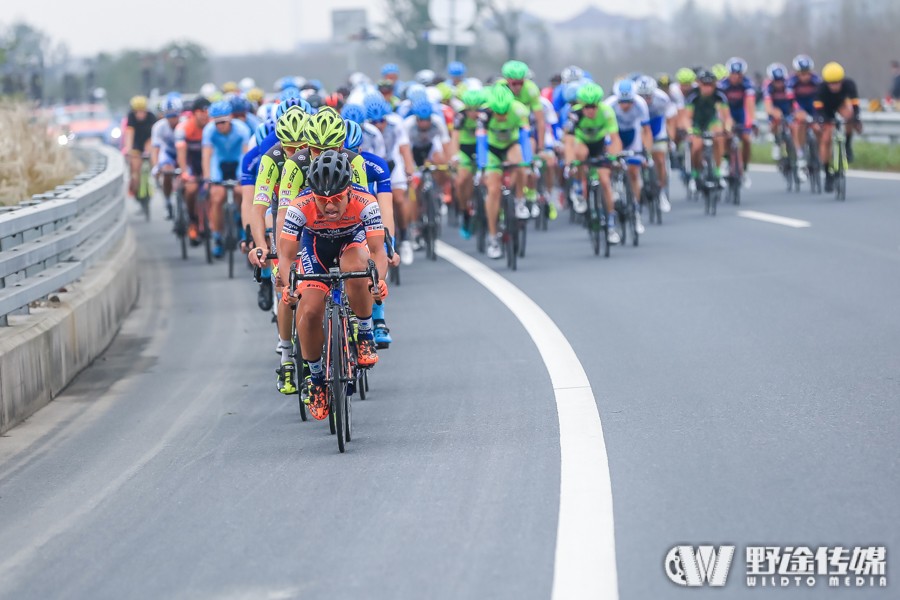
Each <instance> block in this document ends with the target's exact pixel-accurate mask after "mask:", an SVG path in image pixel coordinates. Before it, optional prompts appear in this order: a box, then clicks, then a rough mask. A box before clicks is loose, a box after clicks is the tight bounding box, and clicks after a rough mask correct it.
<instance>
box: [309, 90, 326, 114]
mask: <svg viewBox="0 0 900 600" xmlns="http://www.w3.org/2000/svg"><path fill="white" fill-rule="evenodd" d="M306 101H307V102H309V105H310V106H311V107H312V108H313V109H314V110H317V109H319V108H320V107H321V106H322V104H324V102H322V96H320V95H319V94H316V93H315V92H314V93H312V94H310V95H309V96H307V97H306Z"/></svg>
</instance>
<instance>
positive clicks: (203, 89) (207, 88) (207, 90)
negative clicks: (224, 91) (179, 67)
mask: <svg viewBox="0 0 900 600" xmlns="http://www.w3.org/2000/svg"><path fill="white" fill-rule="evenodd" d="M218 90H219V88H217V87H216V84H214V83H204V84H203V85H201V86H200V95H201V96H203V97H204V98H209V97H210V96H213V95H214V94H215V93H216V92H217V91H218Z"/></svg>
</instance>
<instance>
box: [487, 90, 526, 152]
mask: <svg viewBox="0 0 900 600" xmlns="http://www.w3.org/2000/svg"><path fill="white" fill-rule="evenodd" d="M484 115H485V117H484V118H485V119H486V121H487V122H486V124H485V130H486V133H487V139H488V146H491V147H493V148H499V149H501V150H505V149H507V148H509V147H510V146H512V145H513V144H518V143H519V130H520V129H525V128H527V127H528V109H527V108H526V107H525V106H524V105H523V104H522V103H521V102H518V101H515V102H513V103H512V107H511V108H510V109H509V112H508V113H506V118H505V119H498V118H497V115H495V114H494V113H492V112H491V111H490V110H486V111H484Z"/></svg>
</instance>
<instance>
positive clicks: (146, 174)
mask: <svg viewBox="0 0 900 600" xmlns="http://www.w3.org/2000/svg"><path fill="white" fill-rule="evenodd" d="M150 180H151V177H150V155H149V154H146V153H145V154H142V155H141V173H140V176H139V178H138V186H137V193H136V194H135V196H134V197H135V199H136V200H137V201H138V203H139V204H140V206H141V212H143V213H144V220H145V221H149V220H150V198H151V197H152V196H153V184H152V183H151V181H150Z"/></svg>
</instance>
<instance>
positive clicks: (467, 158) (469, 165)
mask: <svg viewBox="0 0 900 600" xmlns="http://www.w3.org/2000/svg"><path fill="white" fill-rule="evenodd" d="M458 156H459V167H460V168H461V169H465V170H466V171H474V170H475V164H476V162H477V161H476V158H475V144H460V145H459V154H458Z"/></svg>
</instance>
